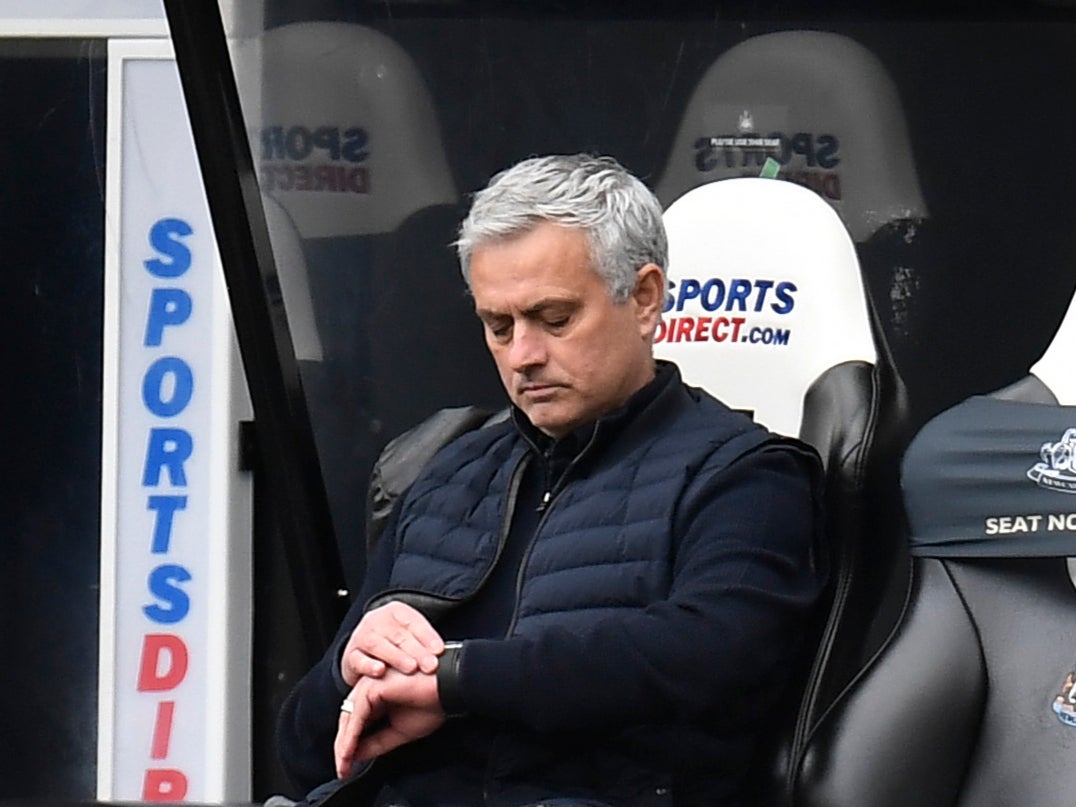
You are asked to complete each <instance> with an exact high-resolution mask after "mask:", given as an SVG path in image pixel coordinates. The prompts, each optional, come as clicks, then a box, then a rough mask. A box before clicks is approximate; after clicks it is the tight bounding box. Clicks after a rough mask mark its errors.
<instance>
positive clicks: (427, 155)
mask: <svg viewBox="0 0 1076 807" xmlns="http://www.w3.org/2000/svg"><path fill="white" fill-rule="evenodd" d="M232 58H233V61H234V62H235V66H236V77H237V81H238V83H239V86H240V90H241V92H240V97H241V99H242V101H243V113H244V116H245V118H246V120H247V121H249V122H250V124H251V126H252V127H253V129H254V131H253V132H252V133H251V146H252V151H253V155H254V160H255V165H256V167H257V170H258V178H259V182H260V184H261V188H262V190H263V192H265V193H267V194H269V195H270V196H272V197H273V198H274V199H276V200H277V201H278V202H279V203H280V204H281V205H283V207H284V208H285V210H287V211H288V214H289V215H290V216H291V217H292V220H293V221H294V222H295V226H296V227H297V229H298V230H299V234H300V236H301V237H302V238H304V239H317V238H337V237H342V236H355V235H370V234H378V233H389V232H393V231H394V230H396V229H397V228H398V227H399V226H400V224H402V223H403V221H404V220H405V219H407V218H408V217H409V216H410V215H412V214H413V213H415V212H416V211H419V210H422V209H424V208H428V207H433V206H436V205H441V204H449V205H452V204H455V203H456V199H457V193H456V188H455V183H454V182H453V180H452V174H451V172H450V170H449V167H448V161H447V159H446V157H445V152H444V147H443V145H442V142H441V135H440V126H439V125H438V121H437V118H436V114H435V110H434V106H433V101H432V99H431V97H430V93H429V90H428V89H427V87H426V83H425V81H424V80H423V78H422V76H421V75H420V73H419V71H418V68H417V67H416V66H415V63H414V61H413V60H412V59H411V57H410V56H409V55H408V54H407V53H406V52H405V51H404V49H403V48H401V47H400V46H399V45H398V44H397V43H396V42H395V41H393V40H392V39H391V38H390V37H388V36H386V35H385V34H383V33H381V32H379V31H375V30H373V29H372V28H367V27H366V26H362V25H355V24H352V23H339V22H298V23H291V24H289V25H282V26H279V27H276V28H271V29H269V30H267V31H265V32H264V33H263V34H261V35H259V36H257V37H253V38H251V39H249V40H245V41H242V42H239V43H237V44H236V46H235V47H234V48H233V54H232Z"/></svg>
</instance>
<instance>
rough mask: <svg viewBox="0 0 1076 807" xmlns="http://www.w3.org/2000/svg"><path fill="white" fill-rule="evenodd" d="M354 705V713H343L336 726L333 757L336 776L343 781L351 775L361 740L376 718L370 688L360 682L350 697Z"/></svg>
mask: <svg viewBox="0 0 1076 807" xmlns="http://www.w3.org/2000/svg"><path fill="white" fill-rule="evenodd" d="M348 700H350V701H351V703H352V709H353V711H352V713H351V714H348V713H347V712H344V711H341V712H340V717H339V719H338V720H337V724H336V739H335V740H334V741H333V756H334V758H335V761H336V775H337V776H338V777H340V778H341V779H343V778H345V777H347V776H348V775H349V774H350V773H351V766H352V765H353V764H354V762H355V749H356V747H357V745H358V743H359V738H360V737H361V736H362V732H363V731H364V730H365V728H366V726H367V725H368V724H369V722H370V721H371V720H372V719H373V718H374V714H375V710H376V704H375V703H374V702H373V701H372V700H371V698H370V688H369V687H368V686H364V682H360V683H359V685H358V686H356V687H355V689H353V690H352V691H351V694H350V695H348Z"/></svg>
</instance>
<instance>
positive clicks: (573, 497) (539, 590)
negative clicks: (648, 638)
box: [371, 379, 775, 636]
mask: <svg viewBox="0 0 1076 807" xmlns="http://www.w3.org/2000/svg"><path fill="white" fill-rule="evenodd" d="M605 425H606V424H604V423H603V422H601V421H599V423H598V426H597V429H596V431H595V434H594V436H593V438H592V439H591V441H590V444H589V445H588V446H587V447H586V448H585V449H584V450H583V451H582V452H581V454H580V455H579V457H578V458H577V460H576V461H575V463H574V465H573V466H572V467H571V468H570V469H569V471H568V473H567V474H566V479H565V484H563V485H562V486H561V487H560V489H559V490H558V491H556V492H555V495H554V498H553V500H552V501H551V502H550V504H549V506H548V507H547V508H546V509H545V512H544V513H543V516H542V520H541V522H540V523H539V526H538V529H537V531H536V533H535V537H534V539H533V541H532V543H531V546H530V548H529V549H528V550H527V554H526V555H525V556H524V559H523V568H522V570H521V574H520V576H519V581H520V582H519V587H518V589H517V598H518V599H517V604H516V612H515V615H514V618H513V621H512V628H511V629H510V630H509V635H523V636H525V635H527V634H528V633H531V632H532V631H536V630H540V629H541V628H542V627H543V625H546V624H549V623H552V622H555V623H556V624H558V625H561V626H564V627H568V628H581V627H584V626H586V625H588V624H591V623H592V622H593V621H595V620H597V619H601V618H604V617H607V616H609V615H610V614H612V613H615V612H616V611H617V610H618V609H624V608H628V609H639V608H643V607H645V606H646V605H648V604H649V603H652V602H654V601H656V600H660V599H663V598H664V597H665V596H666V594H667V592H668V587H669V584H670V570H671V564H672V560H673V558H674V556H675V551H676V547H675V541H676V536H675V535H674V534H673V527H674V523H675V517H674V516H675V510H676V507H677V503H678V501H679V499H680V497H681V495H682V494H683V492H684V490H685V488H686V487H687V485H688V484H689V482H690V480H691V479H692V478H693V476H694V474H695V471H696V470H697V469H698V468H699V467H700V466H701V465H702V464H703V463H704V462H707V461H709V462H711V463H712V464H714V467H719V466H723V465H726V464H728V463H731V462H732V461H734V460H735V459H736V458H737V457H739V456H741V455H742V454H744V453H746V452H749V451H751V450H753V449H755V448H757V447H758V446H759V445H761V444H762V443H764V442H767V441H768V440H771V439H775V438H773V437H772V436H771V435H769V434H768V433H767V432H766V431H765V430H763V429H761V428H759V427H758V426H757V425H756V424H754V423H753V422H752V421H751V419H750V418H748V417H746V416H745V415H742V414H740V413H737V412H733V411H732V410H730V409H728V408H727V407H725V406H724V405H723V404H722V403H720V402H719V401H716V400H715V399H713V398H712V397H710V396H709V395H706V394H705V393H703V392H701V391H699V390H695V389H692V388H689V387H685V386H684V385H682V384H680V383H679V381H678V379H677V381H676V382H675V383H672V384H668V385H667V386H666V387H665V389H663V390H662V391H661V392H660V393H659V395H658V397H657V399H656V400H655V401H654V402H653V403H652V404H651V405H650V406H648V407H647V408H646V409H645V411H644V412H643V413H642V414H641V416H639V417H636V418H634V419H632V420H631V422H630V423H629V424H627V426H626V427H625V428H624V429H623V430H622V431H621V432H620V433H619V434H616V435H615V436H611V435H608V434H605V433H603V427H604V426H605ZM528 455H529V443H528V442H527V440H526V439H525V438H524V437H523V436H522V435H521V434H520V433H519V431H518V430H517V429H516V428H515V427H514V426H513V425H512V424H511V423H502V424H499V425H497V426H492V427H487V428H483V429H478V430H476V431H474V432H471V433H469V434H467V435H465V436H463V437H462V438H460V439H458V440H456V441H454V442H453V443H452V444H450V445H449V446H448V447H446V448H445V449H444V450H443V451H441V452H440V453H439V454H438V455H437V456H436V457H435V458H434V460H433V461H432V462H431V464H430V466H429V468H428V469H427V472H426V473H424V474H423V475H422V476H421V477H420V479H419V480H418V481H416V483H415V484H414V485H413V486H412V488H411V489H410V491H409V492H408V494H407V500H406V501H405V503H404V507H403V509H402V511H401V512H402V513H403V517H402V520H401V522H400V524H399V527H398V529H397V531H396V540H397V547H396V550H397V551H396V558H397V559H396V563H395V566H394V569H393V573H392V578H391V581H390V590H389V591H388V592H386V593H385V594H384V595H382V596H379V597H378V598H377V600H376V601H375V603H372V604H371V607H372V605H373V604H376V603H378V602H381V601H383V600H387V599H403V600H406V601H409V602H411V604H413V605H415V606H416V607H418V608H419V609H420V610H422V611H423V612H425V613H426V614H427V616H429V617H430V618H431V619H433V620H436V619H437V616H438V614H439V613H440V612H443V610H444V609H447V608H451V607H452V606H453V605H454V604H455V603H457V602H459V601H461V600H464V599H466V598H467V597H469V596H470V595H472V594H473V593H474V592H475V591H476V590H477V589H478V588H479V587H480V586H481V584H482V582H483V580H484V579H485V578H486V576H487V574H488V573H489V571H490V569H491V568H492V567H493V565H494V563H495V562H496V559H497V557H498V553H499V552H500V549H501V546H502V544H503V542H504V539H505V536H506V535H507V531H508V525H509V523H510V519H511V514H512V508H513V506H514V502H515V488H516V485H517V484H518V480H519V478H520V477H521V475H522V473H521V472H522V468H523V466H524V463H525V462H527V461H528ZM715 461H716V462H715Z"/></svg>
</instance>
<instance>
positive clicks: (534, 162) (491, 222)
mask: <svg viewBox="0 0 1076 807" xmlns="http://www.w3.org/2000/svg"><path fill="white" fill-rule="evenodd" d="M545 221H551V222H554V223H556V224H561V225H564V226H568V227H578V228H580V229H582V230H583V231H584V232H585V233H586V235H587V240H588V241H589V244H590V253H591V259H592V261H593V264H594V268H595V270H596V271H597V272H598V274H599V275H600V276H601V278H602V279H603V280H604V281H605V284H606V286H608V288H609V295H610V296H611V297H612V298H613V301H614V302H617V303H622V302H624V301H625V300H627V299H628V297H629V296H630V295H631V292H632V289H634V288H635V280H636V275H637V272H638V271H639V269H641V268H642V267H643V266H645V265H646V264H648V263H654V264H657V265H658V266H660V267H661V268H662V270H663V271H664V269H665V266H666V264H667V263H668V256H669V246H668V239H667V238H666V236H665V226H664V224H662V221H661V203H660V202H658V200H657V198H656V197H655V196H654V194H653V193H652V192H651V191H650V190H649V189H648V188H647V187H646V185H644V184H643V183H642V182H641V181H640V180H639V179H637V178H636V177H634V176H633V175H632V174H630V173H629V172H628V171H627V170H626V169H625V168H624V167H623V166H622V165H620V163H618V162H617V161H616V160H614V159H613V158H612V157H595V156H592V155H590V154H573V155H551V156H547V157H532V158H530V159H527V160H524V161H523V162H520V163H517V164H516V165H514V166H512V167H511V168H508V169H507V170H505V171H502V172H500V173H499V174H497V175H496V176H495V177H493V179H491V180H490V182H489V185H487V186H486V187H485V188H484V189H483V190H480V191H479V192H478V193H476V194H475V196H474V201H473V203H472V204H471V210H470V212H469V213H468V214H467V218H466V219H464V220H463V224H461V225H460V235H459V239H458V240H457V241H456V243H455V246H456V251H457V253H458V255H459V260H460V269H461V271H462V272H463V277H464V279H465V280H466V281H467V285H468V287H470V285H471V254H472V253H473V252H474V250H475V248H476V247H478V246H480V245H482V244H484V243H487V242H491V241H498V240H502V239H506V238H511V237H513V236H516V235H521V234H523V233H525V232H527V231H529V230H531V229H533V228H534V227H536V226H537V225H538V224H540V223H542V222H545Z"/></svg>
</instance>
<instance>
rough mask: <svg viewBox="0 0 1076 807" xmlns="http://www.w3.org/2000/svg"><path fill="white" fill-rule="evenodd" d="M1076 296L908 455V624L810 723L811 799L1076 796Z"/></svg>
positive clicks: (1066, 801) (797, 790)
mask: <svg viewBox="0 0 1076 807" xmlns="http://www.w3.org/2000/svg"><path fill="white" fill-rule="evenodd" d="M1073 367H1076V298H1074V300H1073V302H1072V303H1071V304H1070V306H1069V309H1068V313H1067V314H1066V316H1065V318H1064V320H1063V322H1062V324H1061V326H1060V328H1059V329H1058V331H1057V333H1056V335H1055V337H1054V339H1053V341H1052V342H1051V344H1050V345H1049V347H1048V348H1047V350H1046V351H1045V353H1044V354H1043V356H1042V357H1041V358H1040V359H1039V361H1038V362H1036V363H1035V364H1034V365H1033V366H1032V367H1031V369H1030V372H1029V374H1028V375H1027V376H1026V377H1025V378H1023V379H1020V380H1019V381H1017V382H1016V383H1014V384H1012V385H1010V386H1008V387H1006V388H1005V389H1002V390H999V391H997V392H995V393H993V394H991V395H985V396H974V397H971V398H968V399H967V400H965V401H963V402H961V403H959V404H957V405H956V406H954V407H952V408H951V409H949V410H947V411H945V412H943V413H941V414H940V415H938V416H937V417H935V418H933V419H932V420H931V421H930V422H929V423H927V424H926V425H925V426H924V427H923V429H921V430H920V431H919V433H918V434H917V435H916V436H915V438H914V440H913V441H912V443H911V445H910V446H909V448H908V451H907V453H906V455H905V458H904V461H903V469H902V486H903V491H904V503H905V507H906V512H907V538H908V542H909V546H910V551H911V553H912V556H913V557H912V562H911V565H910V576H909V584H908V586H907V589H906V590H907V598H906V601H905V603H904V609H903V613H902V615H901V618H900V620H899V623H898V624H897V626H896V627H895V629H894V630H893V631H892V633H891V634H890V635H889V636H888V637H887V640H886V641H885V643H884V645H883V647H882V648H881V649H880V651H879V652H878V653H877V655H876V656H875V657H874V658H873V659H871V660H870V662H869V663H867V664H865V665H864V666H863V668H862V669H861V670H860V671H859V672H858V673H857V675H856V677H855V680H854V681H853V682H852V683H851V685H850V686H849V687H848V688H847V690H846V691H845V692H844V693H842V694H841V696H840V697H839V698H838V699H837V700H836V702H835V703H834V704H833V705H832V707H831V708H830V709H829V711H828V713H827V714H825V715H824V716H823V718H822V719H821V720H820V721H819V722H818V724H817V725H816V726H815V727H814V730H813V732H812V734H811V735H810V736H809V737H807V738H806V742H805V744H804V745H805V751H804V753H803V755H802V757H801V758H800V760H799V764H798V767H797V768H796V770H794V771H792V772H791V774H790V777H789V781H790V782H791V783H792V786H791V787H790V788H789V791H788V794H787V799H785V800H782V801H780V802H774V803H780V804H789V805H792V804H794V805H796V807H814V806H815V805H817V806H818V807H821V805H826V807H845V805H847V807H853V806H854V807H897V805H899V806H900V807H948V806H949V805H961V806H964V805H967V806H968V807H972V806H976V807H978V806H979V805H1017V804H1019V805H1025V804H1026V805H1035V807H1062V805H1070V804H1072V799H1073V796H1072V794H1073V792H1076V769H1074V768H1073V766H1072V764H1071V756H1072V748H1073V747H1074V744H1076V734H1074V732H1076V643H1074V642H1073V629H1072V626H1073V623H1074V622H1076V591H1074V590H1073V580H1072V574H1071V565H1072V564H1071V560H1070V558H1071V557H1072V556H1073V555H1076V495H1073V494H1076V385H1074V382H1073V372H1072V368H1073Z"/></svg>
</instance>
